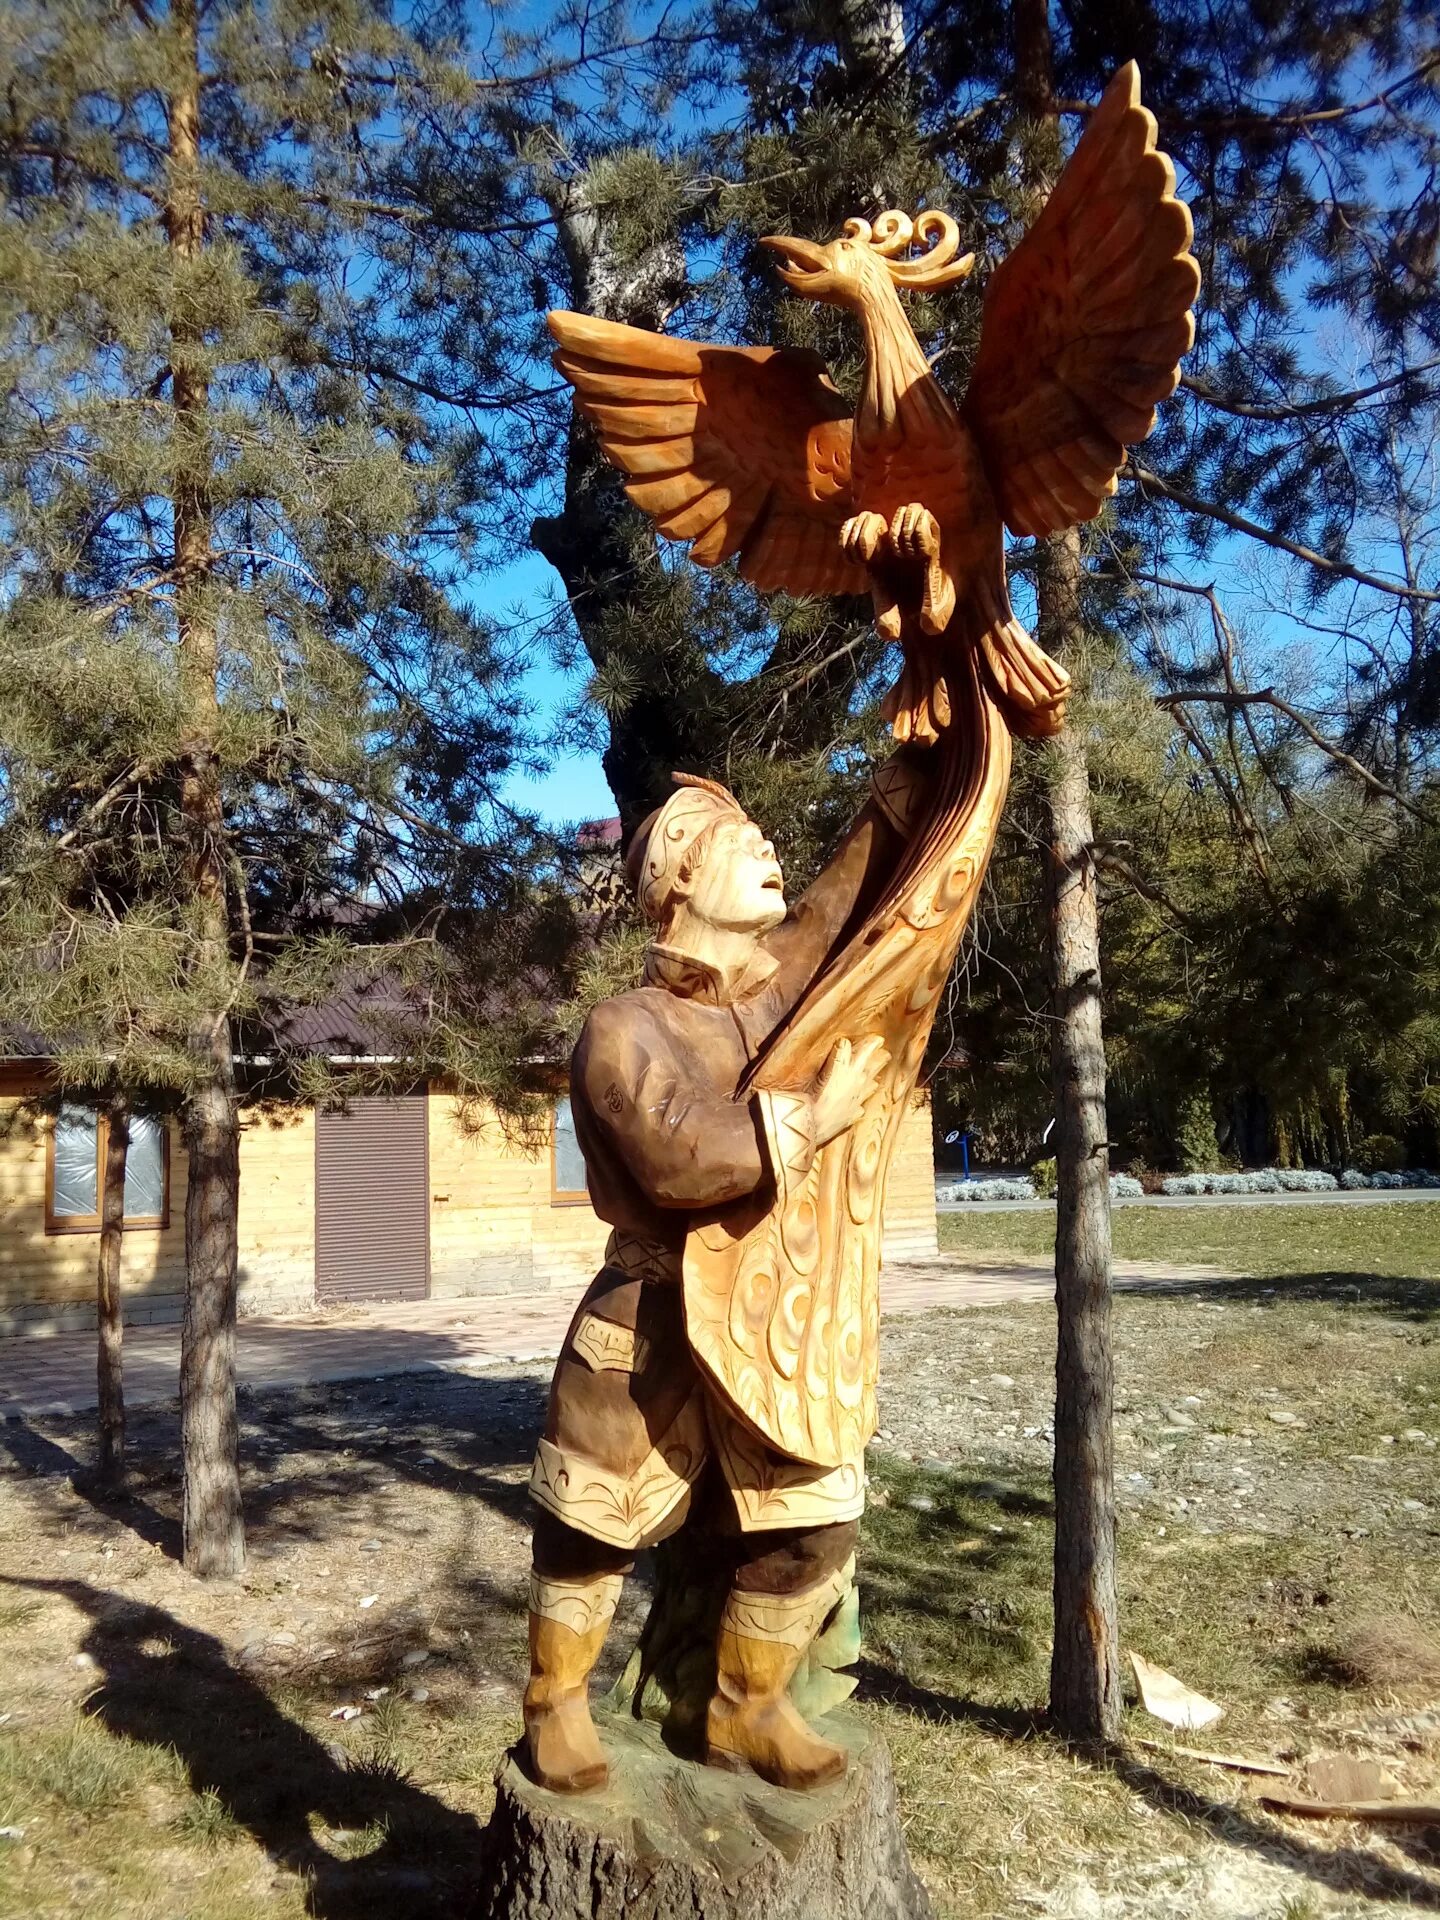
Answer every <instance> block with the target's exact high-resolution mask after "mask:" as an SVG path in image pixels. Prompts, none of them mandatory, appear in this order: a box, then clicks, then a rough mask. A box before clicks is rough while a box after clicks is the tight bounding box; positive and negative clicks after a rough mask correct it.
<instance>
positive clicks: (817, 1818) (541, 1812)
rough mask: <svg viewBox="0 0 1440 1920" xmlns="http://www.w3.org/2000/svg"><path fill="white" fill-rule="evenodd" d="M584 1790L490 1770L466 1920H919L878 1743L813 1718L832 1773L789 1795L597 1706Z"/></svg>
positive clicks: (846, 1721)
mask: <svg viewBox="0 0 1440 1920" xmlns="http://www.w3.org/2000/svg"><path fill="white" fill-rule="evenodd" d="M596 1725H597V1727H598V1728H599V1731H600V1737H601V1739H602V1741H603V1742H604V1744H605V1751H606V1754H607V1756H608V1758H609V1761H610V1781H609V1784H608V1785H607V1786H606V1787H605V1788H603V1789H602V1790H601V1791H600V1792H598V1793H587V1794H579V1795H570V1794H558V1793H549V1792H547V1791H546V1790H545V1788H543V1787H537V1786H536V1785H535V1784H534V1782H533V1781H532V1780H530V1779H528V1778H527V1776H526V1775H525V1774H524V1773H523V1772H522V1771H521V1769H520V1766H519V1764H518V1763H517V1761H516V1758H515V1755H514V1754H513V1753H512V1754H510V1755H509V1756H508V1757H507V1758H506V1760H505V1762H504V1764H503V1765H502V1766H501V1769H500V1772H499V1774H498V1776H497V1778H496V1800H495V1811H494V1814H493V1815H492V1816H491V1820H490V1825H489V1828H488V1829H487V1832H486V1856H485V1875H484V1882H483V1886H482V1891H481V1894H480V1898H479V1901H478V1903H477V1907H476V1920H622V1916H623V1917H624V1920H932V1916H933V1908H932V1907H931V1904H930V1896H929V1895H928V1894H927V1893H926V1891H925V1889H924V1887H923V1886H922V1885H921V1884H920V1881H919V1880H918V1879H917V1878H916V1877H915V1872H914V1869H913V1868H912V1867H911V1865H910V1858H909V1854H908V1853H907V1851H906V1847H905V1837H904V1834H903V1832H902V1831H901V1827H900V1821H899V1816H898V1814H897V1811H896V1806H895V1781H894V1777H893V1775H892V1773H891V1771H890V1756H889V1754H888V1753H887V1752H886V1750H885V1745H884V1742H883V1741H882V1740H881V1739H880V1738H879V1737H878V1735H875V1734H873V1733H871V1732H870V1730H869V1729H868V1728H867V1727H865V1726H864V1725H863V1724H862V1723H861V1722H860V1721H858V1720H856V1719H854V1718H853V1717H851V1716H850V1715H847V1714H836V1715H835V1716H833V1717H832V1718H830V1719H828V1720H825V1721H822V1722H821V1723H820V1730H822V1731H823V1732H824V1733H825V1734H826V1736H827V1738H829V1739H831V1740H835V1741H838V1742H839V1743H840V1744H841V1745H843V1746H844V1747H845V1748H846V1749H847V1751H848V1752H849V1755H850V1766H849V1769H848V1771H847V1772H846V1774H845V1776H844V1778H843V1779H841V1780H837V1781H836V1782H835V1783H834V1784H833V1785H831V1786H827V1787H821V1788H818V1789H817V1790H816V1791H815V1792H813V1793H791V1792H788V1791H786V1790H785V1789H784V1788H780V1787H771V1786H767V1785H766V1784H765V1782H764V1781H763V1780H757V1779H755V1778H754V1777H753V1776H750V1775H742V1774H732V1773H726V1772H723V1771H721V1770H720V1769H719V1768H716V1767H706V1766H700V1765H697V1764H696V1763H695V1762H694V1761H691V1760H684V1759H680V1758H679V1757H677V1756H676V1755H675V1754H673V1753H671V1752H670V1751H669V1749H668V1748H667V1747H666V1746H665V1745H664V1743H663V1741H662V1739H661V1737H660V1730H659V1728H658V1727H656V1726H655V1725H654V1724H653V1723H651V1722H649V1721H645V1720H636V1719H632V1718H630V1717H629V1716H628V1715H625V1716H621V1715H615V1714H604V1713H602V1714H597V1715H596Z"/></svg>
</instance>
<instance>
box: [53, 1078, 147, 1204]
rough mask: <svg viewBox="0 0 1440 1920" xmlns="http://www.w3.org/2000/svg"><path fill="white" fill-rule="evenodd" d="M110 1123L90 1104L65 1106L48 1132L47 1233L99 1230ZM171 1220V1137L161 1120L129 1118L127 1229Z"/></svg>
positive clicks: (137, 1115) (126, 1172) (140, 1117)
mask: <svg viewBox="0 0 1440 1920" xmlns="http://www.w3.org/2000/svg"><path fill="white" fill-rule="evenodd" d="M108 1133H109V1125H108V1123H107V1121H106V1119H105V1116H104V1114H103V1113H96V1112H95V1111H94V1109H93V1108H90V1107H75V1106H68V1105H67V1106H63V1107H61V1109H60V1111H59V1113H58V1114H57V1115H56V1116H55V1125H54V1127H53V1128H52V1129H51V1132H50V1143H49V1152H48V1154H47V1161H48V1165H47V1169H46V1172H47V1178H46V1182H45V1231H46V1232H47V1233H96V1232H98V1231H99V1228H100V1195H101V1191H102V1183H103V1181H104V1178H105V1146H106V1138H107V1135H108ZM169 1223H170V1141H169V1135H168V1133H167V1130H166V1127H165V1123H164V1121H163V1120H156V1119H155V1118H153V1117H152V1116H151V1115H149V1114H142V1113H134V1114H131V1116H130V1149H129V1152H128V1153H127V1154H126V1156H125V1225H126V1227H127V1228H128V1227H164V1226H168V1225H169Z"/></svg>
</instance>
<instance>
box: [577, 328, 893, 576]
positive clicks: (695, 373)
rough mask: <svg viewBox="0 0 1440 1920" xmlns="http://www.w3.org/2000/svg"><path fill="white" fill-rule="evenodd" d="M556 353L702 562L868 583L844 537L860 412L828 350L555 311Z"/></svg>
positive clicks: (654, 511)
mask: <svg viewBox="0 0 1440 1920" xmlns="http://www.w3.org/2000/svg"><path fill="white" fill-rule="evenodd" d="M550 330H551V332H552V333H553V334H554V335H555V338H556V339H557V340H558V341H559V343H560V344H559V349H558V351H557V352H556V354H555V356H554V359H555V365H556V367H557V368H558V369H559V371H560V372H561V373H563V374H564V376H565V378H566V379H567V380H569V381H570V382H571V384H572V385H573V386H574V388H575V395H576V402H577V404H578V406H579V408H580V411H581V412H582V413H583V414H584V416H585V418H586V419H587V420H588V421H589V422H590V423H591V425H592V426H593V427H594V428H595V431H596V433H597V434H598V435H599V437H600V444H601V446H602V447H603V449H604V451H605V455H606V457H607V459H609V460H610V462H611V463H612V465H614V466H616V467H618V468H619V469H620V471H621V472H622V473H623V474H625V476H626V486H625V491H626V492H627V493H628V494H629V496H630V498H631V499H632V500H633V501H634V502H635V504H636V506H638V507H639V508H641V509H642V511H643V512H645V513H647V514H649V516H650V518H651V519H652V520H653V521H654V522H655V525H656V527H657V528H658V530H659V531H660V532H661V533H663V534H665V535H666V537H667V538H669V539H671V540H691V541H693V542H694V545H693V546H692V547H691V549H690V557H691V559H692V560H694V561H696V562H697V563H698V564H699V565H701V566H703V567H713V566H715V565H717V564H718V563H719V562H720V561H722V560H729V559H732V558H733V559H735V560H736V561H737V563H738V566H739V570H740V572H741V574H742V575H743V576H744V577H745V579H747V580H749V581H752V582H753V583H754V585H755V586H757V587H759V588H762V589H766V590H774V589H777V588H783V589H785V590H786V591H787V592H789V593H795V594H805V593H813V594H832V593H864V592H866V591H867V590H868V586H869V581H868V577H867V575H866V572H865V569H864V567H863V566H861V565H860V564H858V563H857V562H855V561H852V560H850V559H848V558H847V557H846V555H845V554H844V553H843V552H842V551H841V548H840V539H839V534H840V528H841V525H842V524H843V523H844V521H845V520H846V519H847V518H848V516H849V514H850V513H851V512H852V511H853V508H852V506H851V480H850V458H851V442H852V440H853V437H854V422H853V421H852V419H851V417H850V407H849V404H848V402H847V401H845V400H844V399H843V398H842V397H841V395H840V394H839V392H837V390H836V388H835V387H834V385H833V384H832V382H831V380H830V376H829V374H828V372H827V371H826V369H825V364H824V362H823V361H822V360H821V359H820V357H819V355H818V354H814V353H810V352H806V351H803V350H800V349H798V348H793V347H718V346H705V345H700V344H697V343H696V342H695V341H691V340H677V339H672V338H671V337H669V336H668V335H665V334H658V333H647V332H645V331H644V330H643V329H642V328H639V327H624V326H620V325H618V324H616V323H615V322H613V321H609V320H595V319H591V318H589V317H588V316H587V315H585V314H579V313H552V314H551V315H550Z"/></svg>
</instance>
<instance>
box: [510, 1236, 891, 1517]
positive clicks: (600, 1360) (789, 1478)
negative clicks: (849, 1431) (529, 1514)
mask: <svg viewBox="0 0 1440 1920" xmlns="http://www.w3.org/2000/svg"><path fill="white" fill-rule="evenodd" d="M617 1243H618V1244H617ZM607 1255H608V1256H609V1257H610V1259H611V1260H612V1261H615V1260H617V1259H618V1260H619V1261H624V1260H625V1255H626V1249H625V1246H624V1244H623V1243H621V1242H619V1236H615V1237H614V1238H612V1242H611V1246H610V1248H608V1249H607ZM630 1264H631V1265H632V1266H633V1265H638V1264H640V1263H639V1262H638V1261H631V1262H630ZM712 1460H713V1463H714V1469H715V1470H716V1471H717V1472H718V1475H719V1477H720V1478H721V1479H722V1480H723V1483H724V1485H725V1487H726V1488H727V1489H728V1492H729V1496H730V1500H731V1502H732V1503H733V1507H734V1521H735V1524H736V1526H738V1528H739V1530H740V1531H741V1532H742V1533H752V1532H759V1531H763V1530H768V1529H772V1528H774V1529H780V1528H786V1529H793V1528H804V1529H810V1528H815V1527H827V1526H833V1525H835V1524H837V1523H844V1522H852V1521H855V1520H857V1519H858V1518H859V1516H860V1513H861V1511H862V1510H863V1508H864V1504H865V1476H864V1467H863V1463H862V1461H861V1460H860V1459H856V1460H854V1461H853V1462H850V1461H847V1462H844V1463H842V1465H840V1466H839V1467H835V1468H831V1469H828V1470H827V1469H824V1468H819V1467H809V1466H804V1465H801V1464H800V1463H799V1462H797V1461H794V1460H788V1459H786V1458H785V1457H784V1456H782V1455H780V1454H778V1453H776V1452H774V1451H773V1450H772V1449H771V1448H769V1447H766V1446H765V1445H764V1443H763V1442H761V1441H760V1440H758V1439H756V1438H755V1436H754V1435H753V1434H752V1433H751V1432H750V1430H749V1429H748V1428H747V1427H745V1426H743V1425H742V1424H741V1422H740V1421H739V1420H738V1419H737V1418H736V1417H735V1416H734V1415H733V1414H731V1413H730V1412H728V1411H727V1409H726V1407H725V1406H724V1405H723V1404H722V1402H721V1401H720V1399H719V1396H718V1395H717V1394H715V1393H714V1392H713V1391H712V1390H711V1389H710V1388H709V1386H708V1385H707V1384H706V1382H705V1380H704V1379H703V1378H702V1376H701V1373H700V1370H699V1367H698V1366H697V1364H696V1361H695V1358H694V1356H693V1354H692V1353H691V1351H690V1347H689V1343H688V1341H687V1340H686V1337H685V1311H684V1300H683V1296H682V1292H681V1287H680V1283H679V1276H678V1260H677V1261H675V1262H674V1265H673V1266H672V1269H671V1271H670V1273H669V1274H668V1275H666V1274H665V1273H664V1269H663V1267H662V1266H660V1265H659V1264H658V1263H656V1262H654V1261H653V1259H652V1261H651V1262H650V1263H649V1271H648V1272H645V1273H641V1274H638V1275H637V1273H636V1272H634V1271H631V1272H626V1271H625V1269H624V1265H622V1264H607V1265H606V1266H605V1267H603V1268H602V1269H601V1271H600V1273H599V1274H598V1275H597V1276H596V1278H595V1279H594V1280H593V1281H592V1282H591V1285H590V1288H589V1290H588V1292H587V1293H586V1295H585V1297H584V1299H583V1300H582V1301H581V1303H580V1306H579V1308H578V1310H577V1312H576V1314H575V1318H574V1320H573V1321H572V1322H571V1324H570V1331H569V1333H568V1334H567V1335H566V1338H565V1344H564V1346H563V1347H562V1349H561V1353H560V1359H559V1362H558V1363H557V1365H556V1368H555V1378H554V1383H553V1385H552V1386H551V1389H550V1406H549V1412H548V1414H547V1417H546V1422H545V1434H544V1438H543V1439H542V1440H541V1441H540V1445H539V1449H538V1451H537V1453H536V1456H535V1465H534V1468H533V1470H532V1472H531V1476H530V1492H531V1494H532V1496H533V1498H534V1499H535V1500H536V1501H537V1502H538V1503H539V1505H540V1506H541V1507H542V1508H544V1509H545V1511H546V1512H547V1513H549V1514H551V1515H553V1516H554V1517H555V1519H557V1520H559V1521H562V1522H563V1523H564V1524H565V1525H566V1526H568V1527H573V1528H575V1529H576V1530H577V1531H579V1532H581V1533H584V1534H588V1535H589V1536H590V1537H591V1538H592V1539H594V1540H598V1541H603V1542H604V1543H605V1544H606V1545H607V1546H609V1547H612V1548H618V1549H621V1550H622V1551H624V1552H626V1553H634V1552H636V1551H637V1550H638V1549H639V1548H641V1547H648V1546H653V1545H654V1544H655V1543H656V1542H657V1541H659V1540H664V1539H666V1538H667V1537H668V1536H669V1535H670V1534H672V1533H674V1532H675V1531H676V1530H677V1529H678V1528H679V1527H680V1525H681V1524H682V1522H683V1521H684V1519H685V1516H686V1514H687V1512H688V1511H689V1507H690V1499H691V1494H692V1490H693V1489H694V1487H695V1485H696V1482H697V1480H698V1479H699V1477H700V1474H701V1471H702V1469H704V1467H705V1466H706V1465H707V1463H709V1462H711V1461H712Z"/></svg>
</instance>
